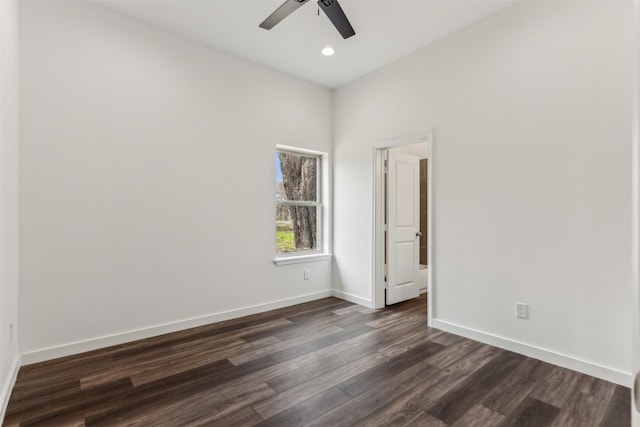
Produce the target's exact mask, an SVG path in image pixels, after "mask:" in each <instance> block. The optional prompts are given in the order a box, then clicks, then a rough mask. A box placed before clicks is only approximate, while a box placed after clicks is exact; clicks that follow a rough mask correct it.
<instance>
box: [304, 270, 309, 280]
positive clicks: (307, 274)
mask: <svg viewBox="0 0 640 427" xmlns="http://www.w3.org/2000/svg"><path fill="white" fill-rule="evenodd" d="M304 280H309V270H305V271H304Z"/></svg>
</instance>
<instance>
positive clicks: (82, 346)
mask: <svg viewBox="0 0 640 427" xmlns="http://www.w3.org/2000/svg"><path fill="white" fill-rule="evenodd" d="M332 295H333V293H332V291H331V290H326V291H321V292H315V293H312V294H306V295H300V296H297V297H294V298H287V299H283V300H278V301H271V302H268V303H265V304H258V305H252V306H248V307H242V308H238V309H234V310H229V311H223V312H220V313H214V314H209V315H206V316H199V317H194V318H191V319H184V320H178V321H176V322H171V323H165V324H163V325H157V326H151V327H148V328H142V329H136V330H133V331H128V332H122V333H118V334H113V335H107V336H102V337H97V338H92V339H88V340H83V341H77V342H73V343H68V344H63V345H60V346H55V347H49V348H43V349H39V350H35V351H30V352H28V353H23V354H22V355H21V360H22V364H23V365H30V364H32V363H38V362H43V361H45V360H51V359H57V358H59V357H65V356H70V355H73V354H78V353H84V352H85V351H91V350H97V349H99V348H104V347H109V346H112V345H118V344H124V343H126V342H130V341H135V340H139V339H145V338H150V337H154V336H157V335H162V334H167V333H171V332H177V331H182V330H185V329H189V328H195V327H197V326H203V325H208V324H210V323H215V322H222V321H224V320H230V319H236V318H238V317H243V316H249V315H251V314H257V313H263V312H265V311H269V310H275V309H278V308H283V307H288V306H290V305H295V304H301V303H303V302H309V301H313V300H317V299H321V298H326V297H330V296H332Z"/></svg>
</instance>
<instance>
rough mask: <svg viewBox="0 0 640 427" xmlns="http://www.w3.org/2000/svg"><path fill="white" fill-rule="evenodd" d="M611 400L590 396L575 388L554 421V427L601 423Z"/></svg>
mask: <svg viewBox="0 0 640 427" xmlns="http://www.w3.org/2000/svg"><path fill="white" fill-rule="evenodd" d="M607 406H609V401H607V400H602V399H599V398H597V397H595V396H589V395H586V394H583V393H581V392H580V391H578V390H575V391H574V392H573V393H571V396H570V397H569V399H568V400H567V403H566V404H565V405H564V407H563V408H562V409H561V410H560V414H558V416H557V417H556V419H555V420H554V421H553V424H552V425H551V426H552V427H565V426H566V427H568V426H571V425H575V426H578V425H585V424H586V425H594V426H597V425H600V422H601V421H602V419H603V418H604V415H605V412H606V410H607Z"/></svg>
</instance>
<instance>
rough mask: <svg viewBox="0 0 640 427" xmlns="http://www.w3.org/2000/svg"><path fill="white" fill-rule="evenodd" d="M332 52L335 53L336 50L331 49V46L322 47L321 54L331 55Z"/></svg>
mask: <svg viewBox="0 0 640 427" xmlns="http://www.w3.org/2000/svg"><path fill="white" fill-rule="evenodd" d="M334 53H336V51H335V50H333V48H332V47H331V46H327V47H325V48H324V49H322V54H323V55H324V56H331V55H333V54H334Z"/></svg>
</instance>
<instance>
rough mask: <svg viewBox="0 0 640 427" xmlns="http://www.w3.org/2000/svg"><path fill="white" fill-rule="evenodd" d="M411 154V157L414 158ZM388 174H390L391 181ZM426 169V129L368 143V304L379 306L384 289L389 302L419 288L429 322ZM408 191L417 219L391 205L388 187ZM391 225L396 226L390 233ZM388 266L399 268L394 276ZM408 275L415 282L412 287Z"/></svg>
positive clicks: (429, 164)
mask: <svg viewBox="0 0 640 427" xmlns="http://www.w3.org/2000/svg"><path fill="white" fill-rule="evenodd" d="M390 154H391V156H390ZM390 157H391V158H390ZM411 158H413V159H414V160H415V163H413V161H414V160H412V159H411ZM398 159H400V160H399V161H400V165H401V166H400V167H399V168H397V162H398ZM394 162H395V163H394ZM409 163H411V166H409ZM413 164H415V166H413ZM414 170H415V171H416V172H417V174H416V175H415V178H412V181H407V180H408V179H410V178H409V175H410V174H413V173H414V172H413V171H414ZM389 174H391V183H390V181H389ZM432 175H433V143H432V136H431V135H426V136H420V137H414V138H398V139H394V140H388V141H383V142H381V143H378V144H376V145H374V221H373V222H374V254H373V258H374V263H373V266H374V272H373V292H372V296H373V298H372V299H373V306H374V307H375V308H382V307H384V306H385V304H386V303H387V301H388V299H387V298H386V297H387V295H388V292H389V291H390V293H391V294H392V298H391V299H390V300H391V302H398V298H399V299H402V298H413V297H414V296H415V297H417V296H418V295H419V294H420V293H423V292H427V294H428V298H427V305H428V310H427V314H428V323H429V324H431V319H432V315H433V289H434V286H433V285H434V284H433V248H432V246H433V245H432V240H433V239H432V238H433V233H432V231H431V229H432V224H433V214H432V211H433V203H432V200H433V190H432V187H433V180H432ZM395 178H398V179H400V180H403V179H404V180H405V181H404V183H398V182H395V183H394V182H393V179H395ZM420 184H422V187H423V188H422V191H420ZM414 186H415V189H414ZM408 188H411V190H408ZM412 191H414V194H415V196H414V200H413V203H412V204H411V203H410V204H409V205H408V206H410V207H411V208H418V212H419V213H418V214H417V222H412V220H411V215H405V214H406V213H407V212H408V211H409V208H402V206H400V207H399V208H398V207H397V205H395V203H396V202H397V197H396V196H397V194H394V192H397V193H404V196H402V195H401V196H400V197H407V193H410V192H412ZM421 194H422V200H421V197H420V196H421ZM390 203H391V204H392V206H393V209H391V210H392V212H389V204H390ZM420 208H422V209H420ZM397 209H399V211H397ZM396 211H397V212H396ZM403 212H404V213H405V214H403ZM394 213H399V215H403V218H404V219H403V220H399V222H398V219H397V218H394ZM420 219H422V220H420ZM394 225H398V227H394ZM394 230H395V231H396V232H397V233H396V234H395V235H394ZM393 245H396V246H393ZM414 246H415V249H416V252H415V254H414V252H413V250H414ZM398 261H399V262H400V264H402V265H400V266H398V265H397V264H396V263H398ZM412 268H415V276H414V277H415V278H414V279H412V278H411V277H410V274H409V273H407V272H408V271H409V269H412ZM403 271H404V273H403ZM394 272H399V273H398V274H396V276H397V277H394ZM400 276H402V277H400ZM413 281H415V282H416V285H417V286H415V287H414V284H413V283H412V282H413ZM392 286H396V288H392V289H390V288H391V287H392ZM398 294H400V295H398Z"/></svg>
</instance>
